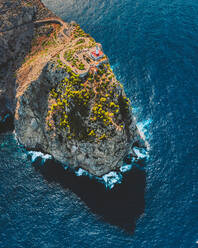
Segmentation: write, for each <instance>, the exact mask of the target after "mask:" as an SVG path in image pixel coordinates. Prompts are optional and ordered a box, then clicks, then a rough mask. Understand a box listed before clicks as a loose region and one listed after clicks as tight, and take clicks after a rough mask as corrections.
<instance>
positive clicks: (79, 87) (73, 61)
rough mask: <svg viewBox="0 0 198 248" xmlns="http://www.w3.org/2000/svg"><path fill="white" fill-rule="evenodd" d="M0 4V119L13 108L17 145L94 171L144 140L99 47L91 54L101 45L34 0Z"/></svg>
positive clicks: (113, 165)
mask: <svg viewBox="0 0 198 248" xmlns="http://www.w3.org/2000/svg"><path fill="white" fill-rule="evenodd" d="M9 4H10V6H9V8H8V5H9ZM17 4H18V5H17ZM6 6H7V9H6ZM1 7H2V10H1V11H2V13H4V16H3V17H1V19H0V21H1V22H3V25H1V30H0V51H1V50H2V51H5V52H4V53H3V56H2V58H1V59H0V68H1V69H0V75H1V77H0V104H2V106H4V107H3V108H2V109H1V113H2V114H1V119H0V123H1V125H3V124H5V123H9V122H12V119H11V118H10V116H11V113H13V116H15V118H14V119H15V120H14V122H15V133H16V137H17V139H18V141H19V142H20V143H21V144H22V145H24V146H25V147H26V148H28V149H32V150H36V151H42V152H44V153H48V154H51V155H52V156H53V157H54V158H55V159H56V160H57V161H59V162H61V163H62V164H64V165H67V166H69V167H70V168H72V169H75V170H76V169H78V168H82V169H84V170H86V171H88V172H89V173H90V174H92V175H95V176H97V177H101V176H103V175H104V174H107V173H109V172H111V171H116V170H118V169H119V168H121V167H122V165H123V160H124V159H125V158H126V156H127V155H128V154H129V152H130V151H131V149H132V147H133V146H141V147H142V146H143V147H145V142H144V140H143V139H142V138H141V136H140V133H139V131H138V128H137V126H136V122H135V119H134V117H133V115H132V111H131V106H130V101H129V100H128V99H127V97H126V95H125V92H124V89H123V87H122V85H121V84H120V82H118V81H117V79H116V78H115V75H114V74H113V72H112V70H111V68H110V65H109V64H108V58H107V57H106V55H103V52H102V50H101V52H100V53H101V54H102V56H101V58H100V59H99V60H98V59H97V60H96V59H95V58H93V56H90V55H91V53H93V51H95V49H96V52H97V49H98V48H97V46H99V47H101V45H100V44H99V45H97V44H98V43H96V42H95V40H94V39H93V38H92V37H91V36H90V35H88V34H86V33H84V31H83V30H82V29H80V27H79V26H78V25H77V24H76V23H64V22H63V21H62V20H61V19H60V18H58V17H56V16H55V15H54V14H53V13H52V12H51V11H49V10H47V9H46V8H45V7H44V6H43V4H42V3H41V2H40V1H36V0H35V1H29V2H28V4H27V2H25V1H22V0H21V1H20V0H18V1H11V0H10V1H4V3H2V4H1ZM12 10H13V11H18V13H17V15H14V18H11V15H12V16H13V13H14V12H12ZM43 16H45V18H43ZM5 30H9V31H5ZM22 30H23V31H22ZM2 44H3V45H2ZM6 46H7V47H6ZM95 47H96V48H95ZM5 48H6V49H7V50H6V49H5ZM100 49H101V48H100ZM6 51H7V52H6ZM79 58H81V59H79ZM104 58H105V59H104ZM81 71H82V76H80V75H79V74H78V73H81ZM85 72H86V73H85ZM1 99H2V100H1ZM8 105H9V106H8ZM7 114H9V116H8V115H7ZM8 117H9V118H8ZM12 128H13V127H12ZM0 129H1V126H0ZM2 130H3V129H2ZM131 157H135V154H132V153H131Z"/></svg>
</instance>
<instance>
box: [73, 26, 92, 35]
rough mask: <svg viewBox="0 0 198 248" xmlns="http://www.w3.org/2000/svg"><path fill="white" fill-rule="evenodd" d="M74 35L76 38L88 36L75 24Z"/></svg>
mask: <svg viewBox="0 0 198 248" xmlns="http://www.w3.org/2000/svg"><path fill="white" fill-rule="evenodd" d="M74 37H75V38H78V37H90V35H89V34H86V33H85V32H84V31H83V30H82V29H81V28H80V26H79V25H76V26H75V29H74Z"/></svg>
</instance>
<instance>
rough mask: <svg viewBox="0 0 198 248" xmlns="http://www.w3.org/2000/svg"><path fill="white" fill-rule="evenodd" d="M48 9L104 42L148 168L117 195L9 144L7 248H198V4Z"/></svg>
mask: <svg viewBox="0 0 198 248" xmlns="http://www.w3.org/2000/svg"><path fill="white" fill-rule="evenodd" d="M43 2H44V3H45V4H46V5H47V6H48V7H49V8H50V9H51V10H53V11H54V12H55V13H56V14H57V15H59V16H60V17H61V18H63V19H64V20H65V21H71V20H75V21H76V22H78V23H79V24H80V25H81V27H82V28H83V29H84V30H85V31H86V32H88V33H90V34H91V35H92V36H93V37H94V38H95V39H96V41H98V42H100V43H102V45H103V49H104V52H105V53H106V54H107V55H108V57H109V60H110V63H111V65H112V68H113V71H114V73H115V75H116V77H117V78H118V80H120V81H121V82H122V83H123V84H124V87H125V90H126V93H127V96H128V97H129V98H130V100H131V102H132V106H133V112H134V115H135V117H136V120H137V123H138V126H139V128H140V129H141V130H142V132H143V134H144V135H145V137H146V140H147V142H148V144H149V148H150V149H149V160H148V161H146V162H145V166H146V168H145V169H144V170H142V168H141V166H140V168H137V167H133V168H131V170H129V171H128V169H127V168H125V169H126V171H125V173H123V178H122V183H121V184H116V185H115V187H113V188H112V189H111V190H109V189H107V188H106V187H105V185H104V184H102V183H100V182H97V181H96V180H95V179H90V178H88V177H87V176H86V175H85V176H84V175H83V173H84V172H83V173H82V175H81V176H80V177H77V176H76V175H74V174H73V173H72V172H70V171H68V170H67V169H66V168H65V169H64V168H63V167H62V166H61V165H58V164H56V165H54V164H53V163H51V162H50V160H47V161H46V163H45V165H44V166H40V165H39V163H33V164H32V161H31V159H30V158H29V157H28V156H27V154H26V151H24V150H23V149H22V148H21V147H19V146H18V144H17V143H16V141H15V139H14V137H13V135H11V134H7V135H1V137H0V177H1V180H0V192H1V196H0V247H2V248H26V247H29V248H30V247H31V248H33V247H35V248H38V247H39V248H51V247H52V248H59V247H61V248H63V247H66V248H67V247H71V248H77V247H78V248H79V247H80V248H112V247H115V248H159V247H160V248H197V247H198V206H197V205H198V168H197V164H198V162H197V161H198V130H197V126H198V2H197V1H195V0H189V1H185V0H163V1H159V0H141V1H139V0H119V1H118V0H112V1H107V0H105V1H104V0H103V1H102V0H97V1H96V0H92V1H85V0H81V1H75V0H71V1H69V0H44V1H43ZM145 124H146V125H145ZM125 169H124V170H125ZM129 169H130V168H129ZM80 172H82V171H80ZM80 172H79V173H80Z"/></svg>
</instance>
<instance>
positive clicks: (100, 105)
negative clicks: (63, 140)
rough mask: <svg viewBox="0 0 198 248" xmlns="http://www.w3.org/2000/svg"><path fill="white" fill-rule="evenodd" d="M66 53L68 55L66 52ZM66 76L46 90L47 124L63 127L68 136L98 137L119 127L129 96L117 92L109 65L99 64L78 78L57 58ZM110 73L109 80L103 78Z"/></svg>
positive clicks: (102, 136) (87, 138)
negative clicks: (96, 67) (96, 69)
mask: <svg viewBox="0 0 198 248" xmlns="http://www.w3.org/2000/svg"><path fill="white" fill-rule="evenodd" d="M68 56H69V55H68ZM57 62H58V64H59V65H58V67H61V68H64V69H65V70H66V71H67V72H68V74H69V77H68V78H65V79H64V80H63V82H61V83H59V84H58V86H57V88H54V89H52V91H51V93H50V101H51V106H50V109H49V111H48V127H49V128H50V129H53V128H58V129H61V130H64V131H65V132H66V134H67V138H68V139H72V138H75V139H79V140H89V141H98V142H99V141H102V140H105V139H107V138H108V137H111V136H113V135H115V134H116V132H117V131H118V130H119V131H120V130H122V129H123V126H124V119H123V113H124V115H125V116H124V118H127V116H126V115H127V114H128V113H129V100H128V99H127V98H126V97H125V96H122V95H118V86H119V85H120V83H119V82H118V81H116V79H115V77H114V75H113V73H112V72H111V71H110V66H109V65H103V66H101V67H100V68H99V70H98V73H97V74H92V73H89V74H88V75H87V76H86V77H85V78H80V77H79V75H76V74H75V73H73V72H72V69H71V68H69V67H67V66H66V65H64V64H63V63H62V62H61V61H60V59H58V60H57ZM107 72H108V73H111V75H112V78H111V80H112V81H113V83H112V82H110V80H109V79H106V74H107Z"/></svg>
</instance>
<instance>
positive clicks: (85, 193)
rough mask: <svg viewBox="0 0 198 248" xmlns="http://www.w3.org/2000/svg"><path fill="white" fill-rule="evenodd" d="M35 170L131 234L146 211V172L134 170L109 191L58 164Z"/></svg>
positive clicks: (47, 164)
mask: <svg viewBox="0 0 198 248" xmlns="http://www.w3.org/2000/svg"><path fill="white" fill-rule="evenodd" d="M35 169H36V170H39V172H40V173H41V174H42V175H43V177H44V178H45V179H46V180H47V181H48V182H49V183H51V182H56V183H59V184H60V185H61V186H62V187H63V188H64V189H70V190H71V191H72V192H74V193H75V194H77V195H78V196H79V197H80V198H81V200H82V201H83V202H84V203H85V204H86V205H87V206H88V207H89V208H90V210H91V211H92V212H93V213H95V214H97V215H99V216H100V217H101V218H102V219H103V220H104V221H106V222H108V223H110V224H112V225H116V226H118V227H120V228H122V229H124V230H125V231H127V232H128V233H130V234H132V233H133V232H134V229H135V223H136V220H137V219H138V218H139V217H140V215H141V214H142V213H143V212H144V207H145V201H144V190H145V183H146V175H145V171H143V170H139V169H137V168H133V169H132V170H131V171H129V172H127V173H125V174H124V175H123V182H122V184H117V185H115V187H114V188H113V189H111V190H107V189H106V188H105V186H104V185H103V184H102V183H99V182H97V181H96V180H94V179H90V178H89V177H87V176H80V177H77V176H76V175H75V174H74V173H72V172H70V171H68V170H67V171H65V170H64V168H63V167H62V166H61V165H60V164H57V163H54V162H51V161H47V162H46V163H45V165H44V166H42V167H40V166H39V167H38V166H35Z"/></svg>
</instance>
